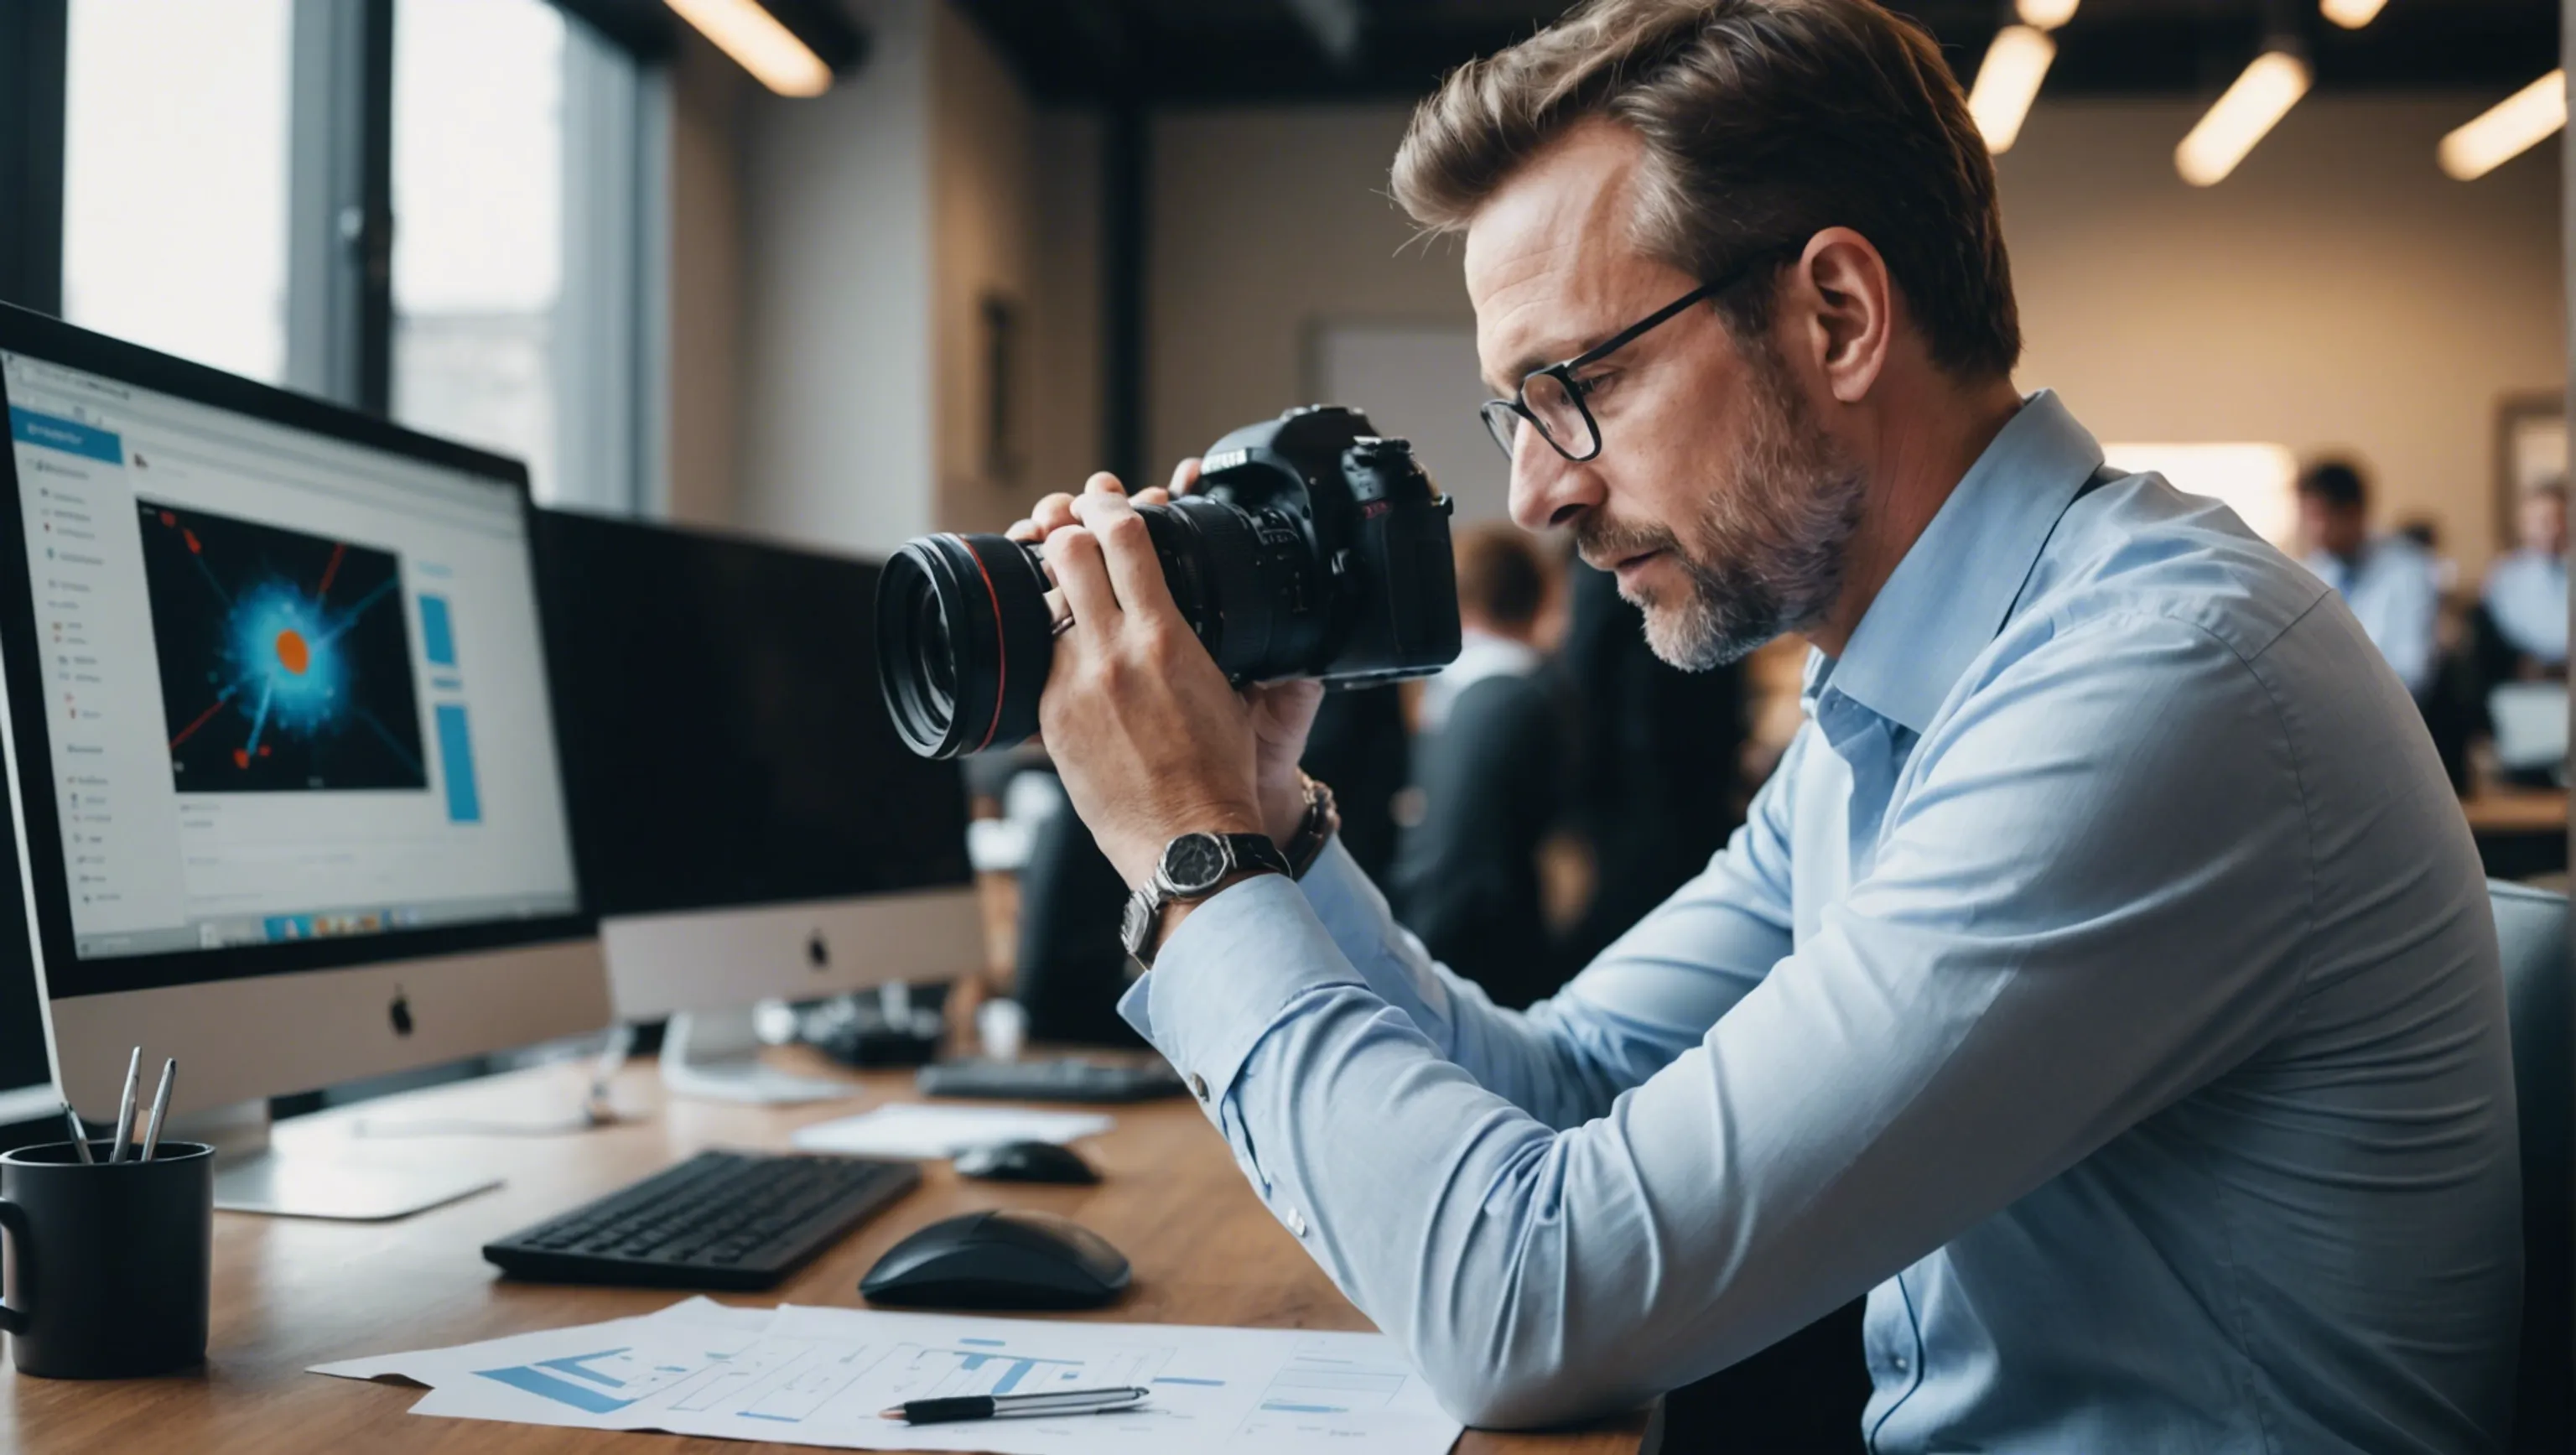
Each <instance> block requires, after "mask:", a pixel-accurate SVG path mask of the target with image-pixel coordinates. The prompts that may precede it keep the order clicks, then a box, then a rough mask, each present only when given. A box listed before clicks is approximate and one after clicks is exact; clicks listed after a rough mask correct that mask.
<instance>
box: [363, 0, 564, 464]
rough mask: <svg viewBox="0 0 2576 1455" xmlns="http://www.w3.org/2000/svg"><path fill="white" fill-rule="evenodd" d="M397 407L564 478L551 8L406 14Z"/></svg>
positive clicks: (558, 153)
mask: <svg viewBox="0 0 2576 1455" xmlns="http://www.w3.org/2000/svg"><path fill="white" fill-rule="evenodd" d="M394 14H395V21H394V135H393V148H394V155H393V203H394V219H395V222H394V250H393V263H394V266H393V293H394V331H393V351H394V358H393V412H394V417H395V418H397V419H399V420H401V421H402V422H403V423H405V424H409V425H411V426H413V427H415V428H417V429H422V430H426V431H428V432H429V433H432V434H441V435H448V436H451V437H453V438H456V439H461V440H465V441H467V442H469V443H472V444H477V445H481V446H484V447H486V448H488V449H492V450H496V451H498V452H500V453H502V454H506V455H513V456H516V457H518V458H520V459H524V460H526V461H527V462H528V468H529V471H530V473H531V475H532V476H533V477H534V479H535V481H536V484H537V493H538V495H539V496H540V498H552V496H553V495H554V493H555V492H554V490H553V488H552V487H553V485H554V484H555V482H556V479H557V476H558V470H557V462H556V439H557V437H558V434H559V430H558V418H557V415H558V411H557V407H556V404H557V387H556V380H557V377H558V373H559V371H558V368H557V360H558V355H559V333H560V330H559V327H558V307H557V305H558V302H559V299H560V295H561V292H562V281H563V273H564V267H563V255H564V227H563V196H564V190H563V187H564V74H565V44H564V41H565V36H564V22H563V18H562V16H561V15H560V14H559V13H558V12H556V10H555V9H554V8H553V7H552V6H550V5H547V4H545V3H543V0H434V3H423V0H410V3H407V4H399V5H397V6H396V7H395V11H394Z"/></svg>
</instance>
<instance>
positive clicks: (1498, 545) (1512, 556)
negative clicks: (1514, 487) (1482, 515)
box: [1457, 521, 1548, 627]
mask: <svg viewBox="0 0 2576 1455" xmlns="http://www.w3.org/2000/svg"><path fill="white" fill-rule="evenodd" d="M1457 552H1458V605H1459V606H1460V607H1462V608H1464V609H1465V610H1467V611H1469V612H1472V613H1474V614H1475V615H1477V616H1481V617H1483V618H1484V619H1485V620H1487V621H1490V622H1492V623H1493V624H1494V625H1496V626H1504V627H1518V626H1526V625H1528V624H1529V623H1531V622H1533V621H1536V620H1537V619H1538V612H1539V608H1540V607H1542V606H1545V605H1546V604H1547V579H1548V569H1547V562H1546V561H1545V560H1544V559H1543V558H1542V557H1541V556H1540V555H1539V551H1538V547H1537V546H1536V545H1535V544H1533V543H1532V542H1531V541H1530V538H1529V537H1528V536H1527V535H1524V534H1523V533H1521V531H1520V530H1518V529H1517V528H1515V527H1513V526H1508V525H1505V524H1503V523H1502V522H1500V521H1485V522H1482V523H1480V524H1477V525H1469V526H1461V527H1459V529H1458V544H1457Z"/></svg>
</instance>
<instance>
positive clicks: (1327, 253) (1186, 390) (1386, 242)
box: [1146, 106, 1475, 466]
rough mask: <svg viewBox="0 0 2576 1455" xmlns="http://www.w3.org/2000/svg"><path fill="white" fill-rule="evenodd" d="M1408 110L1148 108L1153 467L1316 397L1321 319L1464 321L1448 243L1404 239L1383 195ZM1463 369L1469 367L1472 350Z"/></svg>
mask: <svg viewBox="0 0 2576 1455" xmlns="http://www.w3.org/2000/svg"><path fill="white" fill-rule="evenodd" d="M1407 114H1408V108H1405V107H1402V106H1367V107H1348V106H1333V107H1301V108H1275V109H1257V110H1228V111H1207V112H1180V113H1175V114H1171V115H1166V116H1162V117H1158V118H1157V119H1156V120H1155V123H1154V128H1153V183H1152V192H1151V198H1152V217H1151V222H1150V225H1149V229H1148V234H1147V235H1148V239H1149V241H1148V244H1147V246H1148V253H1147V260H1146V267H1147V285H1146V359H1147V369H1148V382H1147V392H1146V443H1147V447H1148V448H1149V449H1150V450H1151V452H1152V457H1153V459H1154V460H1155V461H1156V463H1157V464H1158V466H1159V465H1168V463H1169V462H1171V461H1173V460H1177V459H1179V458H1181V457H1182V456H1184V455H1194V454H1197V453H1198V452H1199V451H1201V450H1204V449H1206V448H1207V446H1208V445H1209V443H1210V442H1211V441H1213V440H1215V439H1216V437H1217V436H1219V435H1221V434H1223V433H1225V432H1226V431H1227V430H1230V429H1233V428H1235V427H1236V426H1238V425H1244V424H1250V423H1252V422H1253V421H1254V420H1258V419H1264V418H1267V417H1269V416H1271V415H1274V414H1277V413H1278V412H1279V411H1281V410H1283V409H1286V408H1288V407H1289V406H1291V405H1294V404H1302V403H1308V402H1311V401H1310V400H1309V399H1308V398H1307V395H1308V393H1309V392H1310V391H1311V390H1312V389H1314V388H1315V387H1317V384H1318V380H1317V379H1316V377H1315V374H1316V371H1315V369H1314V367H1313V363H1312V360H1311V358H1310V353H1311V350H1312V349H1313V347H1314V335H1313V332H1312V330H1313V329H1314V328H1315V326H1316V325H1317V324H1318V323H1320V322H1322V321H1324V320H1327V319H1336V320H1338V319H1369V320H1373V321H1407V322H1410V321H1417V320H1422V321H1434V322H1451V323H1455V322H1459V321H1470V322H1472V321H1473V318H1474V314H1473V313H1472V312H1471V311H1470V310H1469V309H1468V307H1467V291H1466V285H1465V284H1464V283H1462V282H1461V281H1460V280H1459V272H1458V260H1457V256H1456V251H1457V250H1456V248H1455V246H1454V245H1453V244H1451V243H1450V242H1447V241H1440V242H1431V243H1421V242H1414V241H1412V239H1413V235H1414V234H1413V225H1412V223H1410V222H1409V221H1407V220H1406V219H1405V216H1404V214H1403V213H1402V212H1401V211H1399V210H1398V209H1397V208H1396V206H1395V204H1394V203H1393V202H1391V201H1389V200H1388V199H1387V197H1386V168H1387V162H1388V160H1389V159H1390V158H1392V157H1393V156H1394V155H1395V143H1396V140H1397V138H1398V137H1400V136H1402V135H1403V133H1404V120H1405V117H1406V115H1407ZM1464 367H1465V368H1466V370H1467V372H1468V374H1469V375H1470V376H1471V377H1472V376H1473V374H1474V373H1475V360H1474V358H1473V357H1470V358H1468V359H1466V360H1465V361H1464ZM1336 402H1338V403H1343V404H1356V405H1359V406H1361V407H1362V408H1366V407H1367V405H1368V401H1367V400H1364V399H1345V400H1339V401H1336ZM1377 423H1379V424H1380V425H1381V426H1382V427H1384V428H1389V429H1399V428H1401V427H1402V426H1401V424H1400V423H1398V422H1395V421H1391V420H1379V421H1377Z"/></svg>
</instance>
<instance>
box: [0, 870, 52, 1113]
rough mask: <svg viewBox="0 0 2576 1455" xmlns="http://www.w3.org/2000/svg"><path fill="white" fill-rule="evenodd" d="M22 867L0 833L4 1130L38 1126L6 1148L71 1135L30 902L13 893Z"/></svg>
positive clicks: (0, 1027) (0, 1032)
mask: <svg viewBox="0 0 2576 1455" xmlns="http://www.w3.org/2000/svg"><path fill="white" fill-rule="evenodd" d="M17 869H18V853H17V846H16V842H15V840H14V839H13V838H12V837H11V836H10V835H7V834H0V1128H8V1127H22V1126H25V1124H28V1123H33V1124H34V1125H33V1126H32V1127H31V1128H28V1129H27V1130H25V1131H24V1132H23V1133H9V1134H8V1138H9V1141H8V1142H5V1143H0V1145H9V1144H11V1143H24V1142H30V1141H34V1142H51V1141H57V1140H59V1139H61V1138H62V1137H63V1136H64V1135H65V1133H64V1130H63V1119H62V1103H61V1101H60V1099H59V1098H58V1096H57V1094H56V1092H55V1091H54V1069H53V1066H52V1065H51V1064H50V1063H49V1062H48V1061H47V1060H46V1059H45V997H44V993H43V992H42V991H40V990H38V989H37V988H36V965H35V960H34V958H33V956H32V955H31V953H30V952H29V951H28V949H27V919H26V901H25V900H24V898H23V897H21V896H20V895H18V894H16V893H14V892H11V891H13V890H14V889H15V887H16V884H17Z"/></svg>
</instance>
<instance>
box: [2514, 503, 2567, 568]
mask: <svg viewBox="0 0 2576 1455" xmlns="http://www.w3.org/2000/svg"><path fill="white" fill-rule="evenodd" d="M2515 525H2516V527H2517V528H2518V533H2519V534H2520V536H2521V537H2522V548H2523V549H2524V550H2526V551H2538V552H2539V553H2540V554H2542V555H2544V556H2563V555H2565V554H2567V502H2566V501H2565V500H2563V499H2561V498H2559V497H2558V496H2556V495H2551V494H2547V493H2545V492H2537V491H2535V492H2534V493H2532V494H2529V495H2526V496H2524V497H2522V510H2521V512H2520V516H2519V518H2518V519H2517V520H2516V521H2515Z"/></svg>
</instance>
